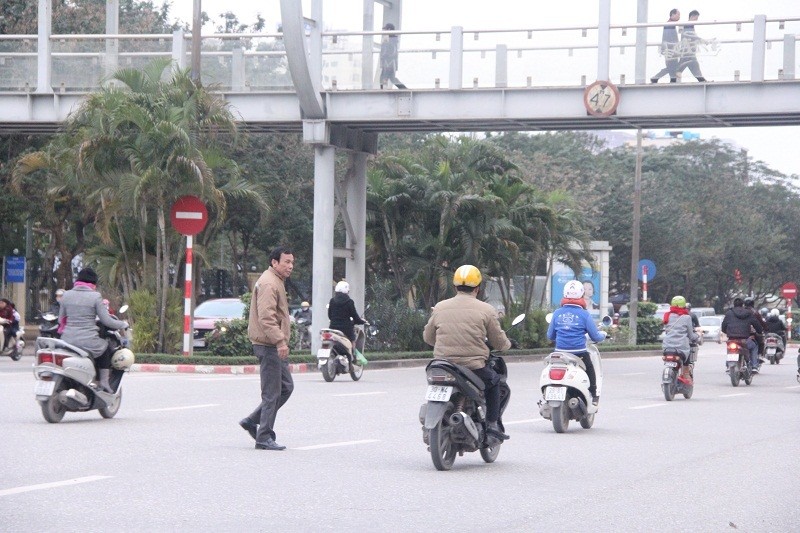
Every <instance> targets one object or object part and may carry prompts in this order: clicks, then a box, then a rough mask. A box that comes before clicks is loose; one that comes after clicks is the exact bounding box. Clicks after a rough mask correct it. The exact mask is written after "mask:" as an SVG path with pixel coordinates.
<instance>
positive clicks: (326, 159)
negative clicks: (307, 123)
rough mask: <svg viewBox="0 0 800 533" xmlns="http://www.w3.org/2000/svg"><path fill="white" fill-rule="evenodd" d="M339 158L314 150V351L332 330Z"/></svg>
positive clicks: (327, 151) (331, 151) (326, 148)
mask: <svg viewBox="0 0 800 533" xmlns="http://www.w3.org/2000/svg"><path fill="white" fill-rule="evenodd" d="M335 155H336V149H335V148H334V147H332V146H315V147H314V247H313V254H314V257H313V267H312V275H313V282H312V285H311V316H312V322H311V351H312V353H314V352H316V351H317V350H318V349H319V347H320V342H319V330H320V329H322V328H326V327H328V309H327V305H328V302H329V301H330V299H331V296H332V295H333V287H332V286H331V283H332V282H333V222H334V194H335V192H334V191H335V179H336V175H335V168H336V167H335V162H336V161H335Z"/></svg>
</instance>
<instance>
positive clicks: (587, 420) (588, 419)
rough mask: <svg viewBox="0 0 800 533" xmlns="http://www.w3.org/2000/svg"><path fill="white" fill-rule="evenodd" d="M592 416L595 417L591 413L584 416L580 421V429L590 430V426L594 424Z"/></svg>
mask: <svg viewBox="0 0 800 533" xmlns="http://www.w3.org/2000/svg"><path fill="white" fill-rule="evenodd" d="M594 415H595V413H592V414H590V415H586V416H584V417H583V418H581V419H580V423H581V427H582V428H583V429H591V428H592V425H593V424H594Z"/></svg>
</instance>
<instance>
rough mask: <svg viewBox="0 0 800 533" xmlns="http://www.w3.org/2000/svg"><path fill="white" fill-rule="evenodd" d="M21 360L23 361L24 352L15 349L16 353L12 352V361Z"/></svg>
mask: <svg viewBox="0 0 800 533" xmlns="http://www.w3.org/2000/svg"><path fill="white" fill-rule="evenodd" d="M20 359H22V352H21V351H20V350H19V348H14V351H13V352H11V360H12V361H19V360H20Z"/></svg>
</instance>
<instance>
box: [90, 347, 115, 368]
mask: <svg viewBox="0 0 800 533" xmlns="http://www.w3.org/2000/svg"><path fill="white" fill-rule="evenodd" d="M112 355H114V352H113V351H112V350H111V348H106V351H104V352H103V355H101V356H100V357H95V359H94V366H96V367H97V369H98V370H107V369H109V368H111V356H112Z"/></svg>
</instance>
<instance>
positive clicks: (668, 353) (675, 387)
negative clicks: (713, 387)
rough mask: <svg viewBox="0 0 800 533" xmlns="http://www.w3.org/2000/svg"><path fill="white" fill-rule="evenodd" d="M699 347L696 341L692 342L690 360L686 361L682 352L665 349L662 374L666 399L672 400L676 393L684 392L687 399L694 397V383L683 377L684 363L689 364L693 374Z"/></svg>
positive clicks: (662, 386) (662, 387)
mask: <svg viewBox="0 0 800 533" xmlns="http://www.w3.org/2000/svg"><path fill="white" fill-rule="evenodd" d="M698 350H699V347H698V345H697V344H695V343H691V344H690V349H689V357H688V360H686V361H684V355H683V353H682V352H680V351H678V350H675V349H673V348H668V349H666V350H664V354H663V355H662V357H661V358H662V359H663V360H664V371H663V373H662V374H661V389H662V390H663V392H664V399H665V400H667V401H668V402H671V401H672V400H674V399H675V395H676V394H683V397H684V398H686V399H687V400H688V399H689V398H691V397H692V393H693V392H694V383H693V382H692V383H687V382H686V381H684V380H682V379H681V375H682V373H683V372H682V370H683V367H684V365H688V366H689V374H690V375H692V374H693V373H694V372H693V369H694V363H695V361H697V351H698Z"/></svg>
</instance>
